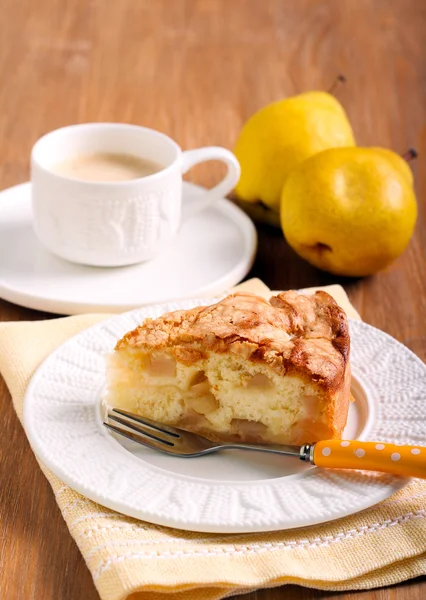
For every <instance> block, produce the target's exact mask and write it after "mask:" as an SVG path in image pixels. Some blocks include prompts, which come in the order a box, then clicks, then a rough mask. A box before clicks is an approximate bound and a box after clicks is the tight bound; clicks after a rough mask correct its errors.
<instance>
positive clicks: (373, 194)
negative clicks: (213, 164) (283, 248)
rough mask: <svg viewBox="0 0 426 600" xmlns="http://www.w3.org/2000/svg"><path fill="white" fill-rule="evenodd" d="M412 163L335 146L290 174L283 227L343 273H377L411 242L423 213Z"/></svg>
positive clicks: (320, 262)
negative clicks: (414, 187)
mask: <svg viewBox="0 0 426 600" xmlns="http://www.w3.org/2000/svg"><path fill="white" fill-rule="evenodd" d="M412 182H413V179H412V174H411V170H410V168H409V166H408V165H407V163H406V162H405V161H404V160H403V158H401V157H400V156H398V154H395V153H394V152H391V151H390V150H385V149H382V148H333V149H330V150H324V151H323V152H320V153H319V154H316V155H315V156H312V157H311V158H309V159H308V160H306V161H305V162H303V163H302V164H300V165H299V166H298V167H296V168H295V169H294V170H293V171H292V172H291V173H290V175H289V176H288V178H287V180H286V182H285V185H284V187H283V190H282V198H281V225H282V228H283V231H284V235H285V237H286V239H287V241H288V243H289V244H290V246H292V248H293V249H294V250H295V251H296V252H297V253H298V254H299V255H300V256H302V257H303V258H305V259H306V260H307V261H308V262H310V263H311V264H313V265H315V266H316V267H319V268H320V269H323V270H324V271H329V272H331V273H335V274H338V275H349V276H364V275H371V274H373V273H376V272H377V271H379V270H380V269H383V268H384V267H386V266H387V265H389V264H390V263H391V262H392V261H393V260H395V259H396V258H397V257H398V256H399V255H400V254H401V253H402V252H403V250H404V249H405V247H406V246H407V244H408V242H409V240H410V238H411V235H412V233H413V229H414V225H415V222H416V217H417V204H416V197H415V195H414V190H413V185H412Z"/></svg>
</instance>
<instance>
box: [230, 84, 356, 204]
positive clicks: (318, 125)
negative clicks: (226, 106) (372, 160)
mask: <svg viewBox="0 0 426 600" xmlns="http://www.w3.org/2000/svg"><path fill="white" fill-rule="evenodd" d="M354 145H355V140H354V137H353V133H352V128H351V126H350V123H349V121H348V118H347V116H346V114H345V111H344V110H343V108H342V106H341V104H340V103H339V102H338V101H337V100H336V98H335V97H334V96H332V95H331V94H329V93H327V92H306V93H304V94H300V95H298V96H294V97H292V98H287V99H285V100H279V101H278V102H274V103H272V104H269V105H268V106H265V107H264V108H262V109H261V110H259V111H258V112H257V113H256V114H254V115H253V116H252V117H251V118H250V119H249V120H248V121H247V123H246V124H245V125H244V127H243V129H242V130H241V133H240V136H239V138H238V140H237V144H236V146H235V150H234V152H235V155H236V157H237V158H238V160H239V162H240V165H241V178H240V181H239V183H238V185H237V187H236V189H235V192H236V195H237V197H238V198H239V199H240V200H245V201H247V202H258V201H261V202H263V203H264V204H266V205H267V206H269V207H270V208H272V209H274V210H276V211H277V212H278V211H279V206H280V198H281V190H282V188H283V184H284V181H285V179H286V177H287V176H288V174H289V173H290V171H291V170H292V169H293V168H294V167H295V166H297V165H298V164H300V163H301V162H303V161H304V160H306V159H307V158H309V157H310V156H312V155H313V154H316V153H317V152H321V151H322V150H325V149H326V148H335V147H341V146H354Z"/></svg>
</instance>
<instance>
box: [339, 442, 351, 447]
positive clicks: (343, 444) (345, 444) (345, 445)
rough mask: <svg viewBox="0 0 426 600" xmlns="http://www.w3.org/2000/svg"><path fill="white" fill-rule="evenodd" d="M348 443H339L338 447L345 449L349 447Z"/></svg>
mask: <svg viewBox="0 0 426 600" xmlns="http://www.w3.org/2000/svg"><path fill="white" fill-rule="evenodd" d="M349 444H350V442H340V445H341V446H342V448H346V447H347V446H349Z"/></svg>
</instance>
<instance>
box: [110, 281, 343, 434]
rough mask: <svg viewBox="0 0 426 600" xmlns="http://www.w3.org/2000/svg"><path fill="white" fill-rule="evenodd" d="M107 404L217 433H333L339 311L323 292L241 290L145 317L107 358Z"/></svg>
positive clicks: (338, 428) (338, 420) (339, 424)
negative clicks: (211, 302)
mask: <svg viewBox="0 0 426 600" xmlns="http://www.w3.org/2000/svg"><path fill="white" fill-rule="evenodd" d="M107 380H108V394H107V398H106V401H107V404H108V405H110V406H114V407H116V408H122V409H124V410H128V411H131V412H134V413H138V414H140V415H143V416H145V417H149V418H151V419H155V420H157V421H160V422H161V423H165V424H168V425H175V426H177V427H182V428H183V429H186V430H189V431H193V432H196V433H201V434H202V435H205V436H206V437H208V438H210V439H213V440H219V441H244V442H250V443H281V444H301V443H308V442H311V443H312V442H315V441H318V440H321V439H331V438H339V437H341V434H342V431H343V429H344V427H345V424H346V419H347V415H348V406H349V399H350V366H349V330H348V323H347V318H346V315H345V313H344V312H343V310H342V309H341V308H340V307H339V306H338V305H337V304H336V302H335V301H334V299H333V298H332V297H331V296H330V295H329V294H327V293H325V292H316V293H315V294H313V295H310V296H308V295H304V294H301V293H298V292H294V291H289V292H284V293H280V294H278V295H277V296H274V297H272V298H271V299H270V301H267V300H264V299H263V298H261V297H258V296H255V295H253V294H249V293H237V294H233V295H231V296H228V297H227V298H225V299H224V300H221V301H220V302H218V303H217V304H214V305H211V306H202V307H197V308H193V309H191V310H185V311H182V310H179V311H175V312H171V313H167V314H165V315H163V316H162V317H160V318H158V319H147V320H146V321H145V322H144V323H142V325H140V326H139V327H137V328H136V329H134V330H133V331H130V332H129V333H127V334H126V335H125V336H124V337H123V338H122V339H121V340H120V341H119V342H118V343H117V345H116V348H115V352H114V353H113V354H112V355H111V356H110V357H109V359H108V366H107Z"/></svg>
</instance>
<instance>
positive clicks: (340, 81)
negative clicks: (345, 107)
mask: <svg viewBox="0 0 426 600" xmlns="http://www.w3.org/2000/svg"><path fill="white" fill-rule="evenodd" d="M343 83H346V77H345V76H344V75H338V76H337V77H336V79H335V80H334V81H333V84H332V86H331V87H330V89H329V90H328V93H329V94H332V95H333V96H334V95H335V93H336V92H337V90H338V89H339V88H340V86H341V85H342V84H343Z"/></svg>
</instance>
